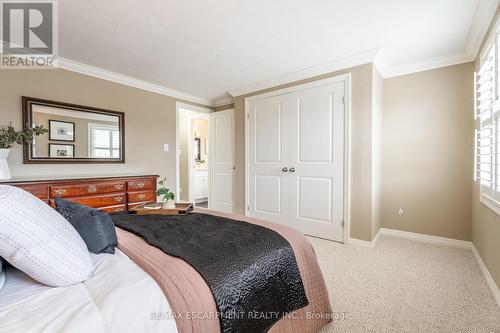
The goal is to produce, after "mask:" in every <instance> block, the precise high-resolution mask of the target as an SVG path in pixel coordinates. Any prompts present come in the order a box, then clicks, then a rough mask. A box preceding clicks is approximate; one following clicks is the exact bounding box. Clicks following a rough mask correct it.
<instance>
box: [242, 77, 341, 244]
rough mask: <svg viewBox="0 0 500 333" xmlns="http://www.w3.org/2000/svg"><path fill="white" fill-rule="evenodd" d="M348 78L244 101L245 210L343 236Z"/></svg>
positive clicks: (311, 230)
mask: <svg viewBox="0 0 500 333" xmlns="http://www.w3.org/2000/svg"><path fill="white" fill-rule="evenodd" d="M345 94H346V82H345V81H338V82H334V83H329V84H325V85H321V86H314V87H310V88H305V89H303V90H299V91H294V92H290V93H285V94H282V95H277V96H268V97H265V96H263V98H259V97H256V98H254V99H252V100H250V101H249V102H248V118H249V126H248V129H249V135H248V140H249V142H248V206H249V207H248V214H249V215H250V216H253V217H257V218H260V219H264V220H268V221H272V222H277V223H281V224H284V225H289V226H291V227H294V228H296V229H298V230H300V231H301V232H303V233H304V234H307V235H312V236H317V237H322V238H327V239H331V240H335V241H341V242H342V241H343V240H344V232H343V219H344V124H345V98H344V97H345Z"/></svg>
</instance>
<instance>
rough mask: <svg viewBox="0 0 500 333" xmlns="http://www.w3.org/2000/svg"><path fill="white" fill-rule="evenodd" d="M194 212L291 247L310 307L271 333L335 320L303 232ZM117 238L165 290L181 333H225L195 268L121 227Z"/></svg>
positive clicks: (308, 331) (307, 330) (309, 329)
mask: <svg viewBox="0 0 500 333" xmlns="http://www.w3.org/2000/svg"><path fill="white" fill-rule="evenodd" d="M196 211H198V212H200V213H206V214H212V215H216V216H221V217H226V218H232V219H235V220H240V221H245V222H248V223H253V224H257V225H261V226H264V227H267V228H269V229H272V230H274V231H276V232H278V233H279V234H280V235H281V236H283V237H284V238H285V239H286V240H288V242H289V243H290V245H291V246H292V248H293V250H294V253H295V258H296V260H297V264H298V267H299V270H300V274H301V277H302V282H303V284H304V289H305V292H306V295H307V299H308V300H309V305H308V306H306V307H304V308H302V309H300V310H297V311H295V312H294V313H292V314H289V315H288V316H286V317H284V318H282V319H281V320H279V321H278V322H277V323H276V324H275V325H274V326H273V327H272V328H271V330H270V331H269V332H271V333H313V332H317V331H318V330H319V329H320V328H321V327H323V326H324V325H326V324H327V323H328V322H330V321H331V312H332V310H331V306H330V302H329V298H328V292H327V289H326V285H325V281H324V279H323V275H322V274H321V270H320V268H319V265H318V261H317V259H316V255H315V253H314V250H313V248H312V246H311V244H310V243H309V241H308V240H307V239H306V238H305V237H304V236H303V235H302V234H301V233H300V232H298V231H296V230H294V229H291V228H288V227H286V226H282V225H278V224H274V223H270V222H266V221H262V220H257V219H254V218H249V217H244V216H240V215H234V214H225V213H219V212H214V211H209V210H205V209H197V210H196ZM117 234H118V248H119V249H120V250H121V251H123V252H124V253H125V254H126V255H127V256H128V257H129V258H130V259H132V260H133V261H134V262H135V263H136V264H137V265H138V266H139V267H141V268H142V269H143V270H145V271H146V272H147V273H148V274H149V275H150V276H151V277H152V278H153V279H154V280H155V281H156V282H157V283H158V285H159V286H160V288H161V289H162V290H163V292H164V294H165V296H166V297H167V300H168V302H169V303H170V306H171V308H172V311H173V312H174V314H175V320H176V324H177V330H178V331H179V333H220V332H221V328H220V324H219V319H218V318H217V307H216V304H215V300H214V297H213V295H212V292H211V291H210V288H209V287H208V285H207V284H206V282H205V281H204V280H203V278H202V277H201V275H200V274H199V273H198V272H197V271H196V270H195V269H194V268H193V267H191V266H190V265H189V264H188V263H186V262H185V261H184V260H182V259H179V258H175V257H172V256H169V255H167V254H165V253H164V252H163V251H161V250H160V249H158V248H156V247H153V246H151V245H149V244H147V243H146V241H144V240H143V239H142V238H140V237H138V236H136V235H134V234H132V233H130V232H127V231H125V230H122V229H119V228H117ZM255 315H256V316H258V315H260V314H255Z"/></svg>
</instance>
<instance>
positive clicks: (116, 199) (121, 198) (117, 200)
mask: <svg viewBox="0 0 500 333" xmlns="http://www.w3.org/2000/svg"><path fill="white" fill-rule="evenodd" d="M122 200H123V197H122V196H118V197H115V201H116V202H121V201H122Z"/></svg>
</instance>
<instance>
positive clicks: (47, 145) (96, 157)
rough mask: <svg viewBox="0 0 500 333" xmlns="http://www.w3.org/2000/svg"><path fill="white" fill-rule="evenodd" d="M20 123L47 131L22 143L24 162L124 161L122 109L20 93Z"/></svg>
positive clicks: (123, 118)
mask: <svg viewBox="0 0 500 333" xmlns="http://www.w3.org/2000/svg"><path fill="white" fill-rule="evenodd" d="M22 103H23V124H27V125H28V126H43V127H45V128H47V129H48V130H49V131H48V133H46V134H43V135H41V136H38V137H37V138H36V139H35V141H34V142H33V143H32V144H26V145H24V163H25V164H35V163H79V164H80V163H125V131H124V128H125V124H124V121H125V115H124V113H123V112H118V111H111V110H105V109H98V108H94V107H88V106H82V105H75V104H68V103H62V102H56V101H49V100H44V99H39V98H32V97H23V101H22Z"/></svg>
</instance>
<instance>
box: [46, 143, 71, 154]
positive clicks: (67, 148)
mask: <svg viewBox="0 0 500 333" xmlns="http://www.w3.org/2000/svg"><path fill="white" fill-rule="evenodd" d="M49 156H50V157H54V158H74V157H75V145H64V144H63V145H61V144H57V143H49Z"/></svg>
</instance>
